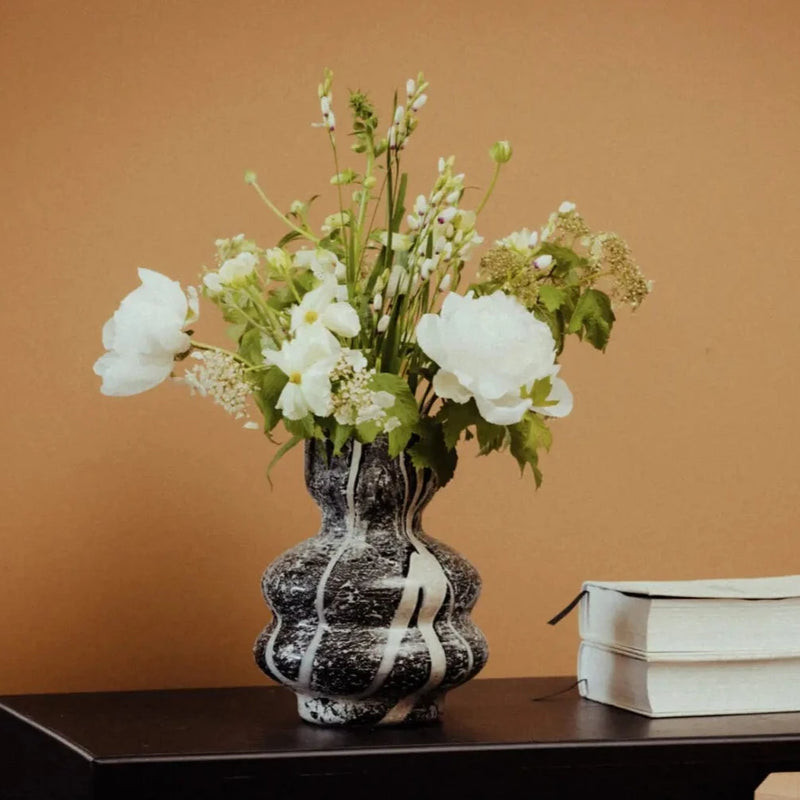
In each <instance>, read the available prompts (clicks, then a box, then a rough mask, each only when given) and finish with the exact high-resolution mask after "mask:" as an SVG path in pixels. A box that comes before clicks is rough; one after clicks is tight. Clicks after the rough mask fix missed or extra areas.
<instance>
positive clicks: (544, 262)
mask: <svg viewBox="0 0 800 800" xmlns="http://www.w3.org/2000/svg"><path fill="white" fill-rule="evenodd" d="M533 266H534V267H536V269H549V268H550V267H551V266H553V256H551V255H550V254H549V253H545V254H544V255H541V256H536V258H534V259H533Z"/></svg>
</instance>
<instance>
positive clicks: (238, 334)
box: [225, 322, 248, 343]
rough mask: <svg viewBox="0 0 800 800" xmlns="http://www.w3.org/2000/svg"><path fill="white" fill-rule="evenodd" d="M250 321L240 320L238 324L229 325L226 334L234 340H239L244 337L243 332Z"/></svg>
mask: <svg viewBox="0 0 800 800" xmlns="http://www.w3.org/2000/svg"><path fill="white" fill-rule="evenodd" d="M247 327H248V323H246V322H240V323H239V324H238V325H228V327H227V328H226V329H225V335H226V336H227V337H228V338H229V339H232V340H233V341H234V342H237V343H238V342H239V339H241V338H242V334H243V333H244V332H245V331H246V330H247Z"/></svg>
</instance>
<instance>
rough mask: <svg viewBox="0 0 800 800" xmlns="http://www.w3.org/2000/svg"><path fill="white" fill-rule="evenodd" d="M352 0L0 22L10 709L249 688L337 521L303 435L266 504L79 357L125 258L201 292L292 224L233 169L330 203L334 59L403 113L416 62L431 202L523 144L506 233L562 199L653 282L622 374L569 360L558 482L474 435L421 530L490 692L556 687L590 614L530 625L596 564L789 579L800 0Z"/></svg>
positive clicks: (797, 419) (490, 227)
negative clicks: (279, 574)
mask: <svg viewBox="0 0 800 800" xmlns="http://www.w3.org/2000/svg"><path fill="white" fill-rule="evenodd" d="M368 7H370V4H367V3H364V2H353V1H352V0H339V2H336V3H327V2H326V3H314V2H308V3H290V2H279V1H278V0H272V1H270V0H259V1H258V2H249V1H247V0H229V2H227V3H225V4H222V3H197V2H186V1H185V0H170V1H169V2H167V1H166V0H161V1H160V2H156V1H155V0H148V1H146V2H134V3H131V2H128V0H126V2H121V0H106V1H105V2H100V0H90V2H79V1H78V0H69V1H67V2H61V3H59V2H41V1H40V0H36V1H35V2H32V0H24V2H23V0H11V2H6V3H5V4H4V7H3V12H2V25H0V59H1V60H2V70H3V81H2V85H3V90H2V103H3V109H2V120H3V122H2V126H1V127H0V136H1V137H2V143H3V146H2V155H0V158H2V159H3V162H4V163H3V165H2V175H3V176H4V178H5V179H6V184H7V185H6V191H5V192H4V193H3V194H4V197H3V200H2V202H3V209H2V214H0V225H2V227H3V237H2V244H3V250H4V253H5V256H4V263H5V266H4V268H3V274H4V275H5V276H6V277H5V279H4V281H3V288H2V292H0V303H2V315H1V316H0V325H2V326H3V329H4V330H3V336H2V341H3V343H4V352H3V361H4V369H3V375H4V387H5V391H4V393H3V394H4V397H3V406H4V413H3V414H2V417H0V419H2V425H3V432H2V433H3V435H2V441H3V454H4V457H3V464H4V467H5V469H4V475H3V479H2V481H0V493H2V497H0V501H2V523H0V525H1V529H0V548H2V549H0V552H2V580H0V652H2V654H3V655H2V658H0V693H11V692H40V691H61V690H90V689H122V688H142V687H177V686H208V685H224V684H253V683H259V682H260V681H261V680H262V676H261V673H259V672H258V671H257V670H256V668H255V666H254V665H253V663H252V659H251V655H250V648H251V643H252V640H253V639H254V637H255V636H256V634H257V633H258V631H259V629H260V628H261V627H262V626H263V625H264V624H266V622H267V621H268V614H267V611H266V609H265V608H264V606H263V604H262V600H261V598H260V594H259V577H260V574H261V571H262V569H263V568H264V566H265V565H266V564H267V563H268V562H269V561H271V560H272V559H273V558H274V557H275V556H276V555H277V554H278V553H279V552H280V551H282V550H283V549H285V548H287V547H289V546H290V545H291V544H293V543H294V542H296V541H297V540H298V539H299V538H303V537H305V536H308V535H311V534H312V533H313V532H314V531H315V530H316V524H317V514H316V510H315V507H314V506H313V504H312V502H311V501H310V499H308V498H307V496H306V495H305V490H304V488H303V484H302V476H301V469H300V467H301V465H300V458H299V456H300V454H299V452H295V453H294V454H293V455H292V456H290V457H289V458H287V459H286V460H285V462H284V463H283V464H282V465H281V466H280V467H279V468H278V470H277V473H276V478H275V484H276V485H275V489H274V491H270V489H269V487H268V485H267V482H266V480H265V478H264V472H265V467H266V465H267V463H268V461H269V460H270V458H271V457H272V455H273V452H274V446H273V445H271V444H270V443H269V442H267V441H266V440H265V439H264V438H263V437H261V436H260V434H258V433H253V432H247V431H242V430H241V429H240V427H239V426H238V425H237V424H236V423H234V422H232V421H231V420H229V419H228V418H227V417H226V416H225V415H224V414H223V413H222V412H221V411H220V410H219V409H218V408H216V407H215V406H213V405H211V404H210V403H209V402H206V401H203V400H201V399H198V398H190V397H188V396H186V392H185V390H184V389H183V388H182V387H180V386H162V387H159V388H158V389H157V390H155V391H153V392H151V393H149V394H147V395H143V396H140V397H136V398H127V399H109V398H104V397H101V395H100V393H99V391H98V385H99V381H98V379H97V378H96V377H95V376H94V375H93V374H92V371H91V367H92V363H93V361H94V360H95V359H96V358H97V357H98V356H99V355H100V353H101V344H100V328H101V326H102V324H103V322H104V321H105V319H106V318H107V317H108V316H110V314H111V312H112V311H113V310H114V308H115V307H116V305H117V303H118V301H119V300H120V299H121V297H122V296H123V295H124V294H125V293H127V292H128V291H130V290H131V289H133V288H134V287H135V285H136V284H137V280H136V275H135V268H136V267H138V266H148V267H150V268H153V269H157V270H161V271H164V272H167V273H169V274H170V275H172V276H173V277H176V278H178V279H180V280H181V281H182V282H183V283H189V282H193V281H196V280H197V275H198V273H199V270H200V267H201V265H202V264H204V263H211V261H212V259H213V241H214V239H215V238H217V237H219V236H229V235H233V234H236V233H238V232H239V231H246V232H247V233H248V234H249V235H252V236H255V237H257V238H258V239H259V241H260V242H261V243H262V244H265V245H267V244H271V243H273V242H274V241H275V239H276V238H277V237H278V236H279V235H280V233H281V231H280V228H279V225H278V224H276V222H275V221H274V220H273V219H272V218H270V216H269V215H268V213H267V211H266V209H264V208H263V206H261V205H260V203H259V201H258V199H257V198H256V197H255V195H254V194H253V192H252V191H251V190H250V189H249V188H248V187H246V186H245V185H244V184H243V182H242V175H243V172H244V170H245V169H248V168H252V169H254V170H256V171H257V172H258V174H259V178H260V180H261V181H262V183H263V185H264V186H265V187H266V188H267V190H268V191H269V193H270V194H271V196H272V197H273V198H274V199H275V201H276V202H278V203H279V204H280V205H282V206H286V205H288V203H289V202H290V201H291V200H292V199H294V198H295V197H298V196H299V197H308V196H310V195H311V194H313V193H315V192H316V191H318V190H319V189H321V188H323V187H324V186H325V185H326V183H327V180H328V177H329V176H330V174H331V173H332V171H333V170H332V166H331V164H330V158H329V152H328V150H327V147H326V144H325V141H324V134H322V133H321V132H320V131H318V130H316V129H312V128H311V127H310V125H309V123H310V122H311V121H313V120H315V119H316V118H317V113H318V106H317V100H316V85H317V82H318V80H319V76H320V74H321V71H322V68H323V66H325V65H329V66H331V67H332V68H333V69H334V71H335V73H336V85H337V87H338V91H337V93H336V95H335V96H336V97H337V98H338V99H339V100H341V99H342V98H343V97H344V93H345V91H344V90H345V89H346V88H355V87H356V86H360V87H362V88H366V89H369V90H371V91H372V95H373V97H374V99H375V100H376V102H378V104H379V106H380V107H381V108H382V109H384V111H386V110H387V105H388V104H389V103H390V102H391V92H392V91H393V89H394V88H395V87H401V88H402V86H403V83H404V81H405V79H406V78H407V77H409V76H411V75H413V74H415V73H416V72H417V70H419V69H422V70H424V71H425V74H426V76H427V77H428V79H429V80H430V81H431V89H430V93H429V94H430V98H431V99H430V102H429V104H428V106H427V107H426V108H425V109H424V111H423V112H421V115H420V117H421V124H420V128H419V130H418V131H417V133H416V135H415V139H414V141H413V142H412V145H411V147H410V149H409V151H408V162H407V163H408V165H409V167H410V168H411V169H413V170H414V173H413V176H414V178H413V182H412V187H411V188H412V191H414V193H417V192H420V191H426V190H427V186H428V184H429V182H430V180H431V175H432V173H433V169H434V166H435V159H436V158H437V157H438V156H439V155H441V154H447V153H451V152H452V153H455V154H457V156H458V159H459V163H460V165H461V166H462V168H463V169H464V170H465V171H466V172H467V175H468V177H469V178H470V181H471V183H473V184H475V185H485V183H486V181H487V179H488V176H489V173H490V165H489V163H488V160H487V157H486V149H487V148H488V146H489V145H490V144H491V143H492V142H493V141H495V140H496V139H499V138H508V139H510V140H511V141H512V142H513V143H514V147H515V155H514V158H513V159H512V162H511V164H510V165H509V167H508V168H507V170H506V171H505V174H504V175H503V178H502V180H501V184H500V188H499V190H498V192H497V193H496V195H495V197H494V199H493V201H492V204H491V205H490V206H489V207H488V208H487V210H486V212H485V213H484V215H483V217H482V221H481V225H480V229H481V231H482V232H483V234H484V235H485V236H486V237H487V239H489V240H492V239H494V238H496V237H499V236H501V235H504V234H505V233H507V232H509V231H510V230H513V229H516V228H519V227H522V226H523V225H527V226H531V227H532V226H538V225H541V224H543V223H544V221H545V219H546V217H547V214H548V213H549V212H550V210H552V209H553V208H555V207H556V206H557V205H558V203H560V202H561V201H562V200H564V199H567V198H568V199H570V200H573V201H575V202H577V203H578V206H579V209H580V210H581V211H582V212H583V213H584V215H585V217H586V218H587V219H588V221H589V222H590V224H594V225H595V226H596V227H598V228H600V229H612V230H617V231H618V232H620V233H622V234H623V235H624V236H625V237H626V238H627V239H628V240H629V242H630V244H631V246H632V247H633V249H634V252H635V254H636V255H637V256H638V259H639V261H640V263H641V264H642V266H643V267H644V268H645V270H646V272H647V274H648V276H649V277H651V278H653V279H654V280H655V283H656V289H655V293H654V294H653V296H652V297H651V298H650V299H649V300H648V301H647V303H646V304H645V305H644V307H643V308H642V309H641V310H640V311H639V312H637V313H636V314H635V315H633V316H630V315H628V314H621V317H622V318H621V319H620V322H619V325H618V328H617V330H616V335H615V337H614V339H613V340H612V343H611V346H610V348H609V350H608V352H607V353H606V354H605V355H600V354H597V353H595V352H594V351H591V350H590V349H589V348H580V347H578V346H577V343H572V344H571V345H570V346H568V349H567V351H566V353H565V357H564V359H563V369H562V375H563V377H565V378H566V380H567V381H568V382H569V383H570V385H571V387H572V389H573V391H574V394H575V398H576V403H575V411H574V413H573V414H572V416H571V417H569V418H567V419H565V420H562V421H558V422H556V423H555V424H554V425H553V429H554V434H555V442H554V446H553V449H552V452H551V454H550V455H549V456H547V457H546V458H545V459H544V460H543V468H544V473H545V483H544V486H543V487H542V489H541V490H540V491H539V492H535V491H534V488H533V483H532V481H531V480H530V479H529V478H527V479H525V480H522V481H521V480H519V478H518V472H517V468H516V465H515V464H514V463H512V460H511V459H510V458H509V457H508V456H498V455H495V456H492V457H490V458H488V459H476V458H473V452H472V451H470V450H469V449H467V450H466V451H462V462H461V466H460V468H459V471H458V474H457V476H456V479H455V481H454V482H453V483H452V484H451V486H450V487H448V488H447V489H446V490H445V491H444V492H442V493H441V496H440V497H439V498H438V499H437V500H436V501H435V502H434V504H433V505H432V507H431V508H430V510H429V512H428V513H427V517H426V528H427V530H428V531H429V533H431V534H433V535H435V536H438V537H440V538H444V539H446V540H447V541H449V542H450V543H451V544H452V545H453V546H455V547H456V548H457V549H459V550H460V551H462V552H463V553H464V554H465V555H467V556H468V557H469V558H470V559H471V560H472V561H473V562H474V563H475V564H476V565H477V566H478V568H479V569H480V571H481V573H482V575H483V578H484V593H483V597H482V599H481V601H480V603H479V605H478V608H477V610H476V613H475V616H476V618H477V620H478V622H479V624H480V625H481V626H482V627H483V629H484V630H485V632H486V633H487V635H488V637H489V640H490V644H491V647H492V656H491V659H490V663H489V666H488V667H487V669H486V671H485V673H484V675H485V676H513V675H535V674H548V673H550V674H553V673H564V674H567V673H570V672H571V671H572V670H573V669H574V658H575V652H576V646H577V629H576V623H575V619H574V616H573V617H572V618H568V619H567V620H565V621H564V622H563V623H562V624H561V625H559V626H558V627H557V628H550V627H548V626H547V625H546V624H545V620H547V619H548V618H549V617H550V616H551V615H552V614H553V613H555V612H556V611H557V610H559V608H561V607H562V606H563V605H564V604H565V603H566V602H567V601H568V600H569V599H571V598H572V597H573V596H574V595H575V593H576V592H577V590H578V588H579V586H580V583H581V581H582V580H584V579H588V578H595V579H615V578H616V579H646V578H653V579H656V578H661V579H673V578H691V577H704V576H707V577H715V576H720V577H721V576H745V575H769V574H776V573H792V572H795V573H796V572H800V540H799V539H798V533H797V524H796V517H797V511H796V507H797V490H796V481H797V476H798V475H799V474H800V447H799V446H798V445H800V413H798V407H800V377H798V376H799V375H800V373H799V372H798V369H797V363H798V355H800V340H799V339H800V337H799V335H798V324H797V298H798V296H800V259H799V258H798V255H797V248H798V242H800V229H798V205H797V197H798V194H799V193H800V158H799V156H800V153H799V152H798V143H799V142H800V49H798V47H797V38H796V37H797V29H798V24H800V5H798V4H797V3H796V2H794V1H793V0H787V1H786V2H778V1H777V0H773V2H755V0H753V1H751V0H706V1H705V2H702V3H698V2H688V1H685V0H670V1H669V2H666V0H657V1H656V2H641V1H638V2H637V1H635V0H606V2H590V1H589V0H584V1H583V2H577V1H576V0H561V2H558V3H553V2H543V0H527V1H525V0H519V1H515V2H494V3H489V2H472V1H471V0H461V2H455V0H438V2H436V3H431V2H418V0H409V2H405V3H395V4H380V3H379V4H372V7H373V8H374V9H376V10H374V11H373V12H372V14H371V16H367V15H365V11H364V10H365V9H367V8H368ZM339 113H340V115H341V114H343V111H342V110H340V112H339ZM476 195H477V193H476ZM206 311H207V312H208V313H207V314H206V317H205V320H206V322H207V321H208V320H209V319H210V318H211V317H213V312H211V310H210V309H206ZM201 323H202V320H201ZM213 331H214V332H213V333H212V334H208V328H204V336H203V338H213V337H214V336H216V335H217V333H218V329H217V328H216V327H214V328H213Z"/></svg>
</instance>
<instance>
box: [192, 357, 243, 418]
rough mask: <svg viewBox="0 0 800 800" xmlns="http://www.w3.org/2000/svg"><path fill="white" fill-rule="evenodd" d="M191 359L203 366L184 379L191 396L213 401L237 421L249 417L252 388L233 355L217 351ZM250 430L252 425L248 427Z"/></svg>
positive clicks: (196, 368) (194, 367) (196, 365)
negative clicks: (248, 403)
mask: <svg viewBox="0 0 800 800" xmlns="http://www.w3.org/2000/svg"><path fill="white" fill-rule="evenodd" d="M191 357H192V358H194V359H196V360H197V361H198V362H199V363H198V364H195V365H194V366H193V367H192V368H191V369H187V370H186V372H185V373H184V375H183V378H181V379H180V380H182V381H183V382H184V383H185V384H186V385H187V386H188V387H189V390H190V392H191V393H192V394H193V395H194V394H199V395H200V396H201V397H210V398H211V399H212V400H213V401H214V402H215V403H216V404H217V405H219V406H222V408H224V409H225V411H227V412H228V413H229V414H230V415H231V416H232V417H233V418H234V419H243V418H245V417H247V416H248V414H247V400H248V398H249V397H250V394H251V393H252V387H251V386H250V384H249V383H248V381H247V379H246V378H245V371H244V367H242V365H241V364H240V363H239V362H238V361H236V359H235V358H234V357H233V356H231V355H230V354H228V353H220V352H217V351H214V350H193V351H192V354H191ZM254 424H255V423H253V425H254ZM246 427H252V425H251V424H249V423H248V424H247V426H246Z"/></svg>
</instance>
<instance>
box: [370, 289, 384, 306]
mask: <svg viewBox="0 0 800 800" xmlns="http://www.w3.org/2000/svg"><path fill="white" fill-rule="evenodd" d="M382 305H383V297H381V293H380V292H376V293H375V297H373V298H372V307H373V308H376V309H377V308H380V307H381V306H382Z"/></svg>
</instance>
